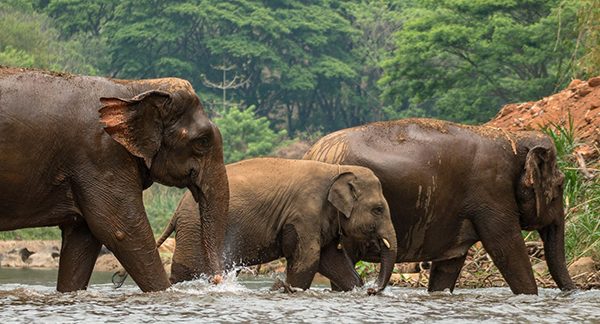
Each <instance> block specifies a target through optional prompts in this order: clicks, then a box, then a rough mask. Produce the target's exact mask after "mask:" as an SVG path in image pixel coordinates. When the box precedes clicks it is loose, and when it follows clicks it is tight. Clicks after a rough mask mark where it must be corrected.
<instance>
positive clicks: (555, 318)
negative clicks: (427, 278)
mask: <svg viewBox="0 0 600 324" xmlns="http://www.w3.org/2000/svg"><path fill="white" fill-rule="evenodd" d="M272 283H273V279H272V278H265V277H262V278H261V277H258V278H256V277H245V278H241V279H236V278H235V276H226V278H225V281H224V283H223V284H220V285H213V284H210V283H208V282H207V281H206V280H202V279H199V280H195V281H191V282H186V283H181V284H177V285H174V286H173V287H171V288H170V289H168V290H167V291H164V292H157V293H142V292H141V291H140V290H139V289H138V288H137V287H136V286H135V285H133V284H131V283H130V284H128V285H125V286H124V287H123V288H121V289H118V290H115V289H113V288H112V285H110V284H108V283H102V284H93V285H92V286H91V287H90V289H89V290H88V291H80V292H75V293H64V294H63V293H58V292H56V291H55V288H54V287H53V285H54V282H51V283H49V284H48V285H39V284H13V283H0V309H1V312H0V322H2V323H31V322H35V323H57V322H60V323H81V322H84V321H86V322H90V323H98V322H100V323H123V322H127V323H129V322H133V323H155V322H168V321H176V322H184V323H185V322H198V321H202V322H204V321H206V322H224V323H228V322H247V321H253V322H254V321H261V322H267V321H268V322H272V321H277V322H294V323H306V322H310V323H314V322H328V323H330V322H343V323H365V322H366V323H389V322H411V323H412V322H418V323H420V322H428V323H457V322H467V321H469V322H475V323H514V322H535V323H565V322H589V323H593V322H597V321H598V320H599V319H600V306H599V305H600V291H598V290H591V291H580V292H575V293H570V294H564V293H561V292H560V291H558V290H554V289H540V294H539V295H538V296H525V295H518V296H515V295H513V294H512V293H511V292H510V290H509V289H508V288H485V289H457V290H456V291H455V292H454V293H453V294H450V293H448V292H442V293H432V294H429V293H427V292H426V291H425V289H414V288H396V287H390V288H388V289H386V290H385V291H384V292H383V293H382V294H381V295H380V296H367V295H366V293H365V290H364V289H356V290H354V291H350V292H343V293H339V292H332V291H330V290H329V289H327V288H325V287H324V286H320V287H317V288H315V289H311V290H308V291H304V292H297V293H294V294H284V293H281V292H279V291H271V290H270V289H269V288H270V287H271V285H272Z"/></svg>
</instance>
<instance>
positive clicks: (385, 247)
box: [369, 225, 398, 295]
mask: <svg viewBox="0 0 600 324" xmlns="http://www.w3.org/2000/svg"><path fill="white" fill-rule="evenodd" d="M390 226H391V225H390ZM379 240H380V242H379V246H380V247H381V249H380V250H381V268H380V270H379V276H378V277H377V281H376V283H375V284H376V286H377V287H376V288H375V289H370V290H369V294H370V295H373V294H377V293H379V292H380V291H382V290H383V289H385V287H386V286H387V284H388V282H389V281H390V277H391V276H392V271H393V270H394V265H395V264H396V253H397V250H398V248H397V244H396V232H395V231H394V228H393V226H391V230H387V231H385V233H384V234H381V235H380V238H379Z"/></svg>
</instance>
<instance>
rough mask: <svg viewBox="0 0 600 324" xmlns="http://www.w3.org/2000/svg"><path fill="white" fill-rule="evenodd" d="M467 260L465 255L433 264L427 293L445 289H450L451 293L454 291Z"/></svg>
mask: <svg viewBox="0 0 600 324" xmlns="http://www.w3.org/2000/svg"><path fill="white" fill-rule="evenodd" d="M466 258H467V255H466V254H465V255H463V256H460V257H458V258H454V259H449V260H443V261H434V262H432V264H431V270H430V273H429V287H428V288H427V291H429V292H432V291H444V290H445V289H449V290H450V292H452V291H454V286H455V285H456V280H457V279H458V276H459V275H460V270H461V269H462V266H463V264H464V263H465V259H466Z"/></svg>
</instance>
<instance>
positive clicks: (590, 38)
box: [569, 0, 600, 78]
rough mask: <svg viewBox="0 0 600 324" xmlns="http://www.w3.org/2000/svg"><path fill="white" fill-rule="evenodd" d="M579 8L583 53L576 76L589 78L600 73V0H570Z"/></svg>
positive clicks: (580, 43) (578, 16)
mask: <svg viewBox="0 0 600 324" xmlns="http://www.w3.org/2000/svg"><path fill="white" fill-rule="evenodd" d="M569 3H570V4H571V5H573V6H576V7H577V8H578V10H577V20H578V24H579V37H578V39H577V40H578V45H580V46H581V47H582V48H583V54H582V55H581V56H580V57H578V62H577V65H578V70H577V72H578V74H580V75H576V77H582V78H588V77H594V76H598V75H600V0H579V1H574V0H573V1H569Z"/></svg>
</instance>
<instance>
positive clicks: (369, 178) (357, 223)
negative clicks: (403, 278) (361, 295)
mask: <svg viewBox="0 0 600 324" xmlns="http://www.w3.org/2000/svg"><path fill="white" fill-rule="evenodd" d="M328 200H329V202H330V203H331V204H332V205H333V206H334V207H335V208H336V209H337V214H338V217H339V218H340V219H339V222H340V224H341V229H342V234H343V235H344V236H347V237H348V238H350V239H352V240H353V241H356V242H368V243H370V244H371V245H372V246H375V247H378V248H379V250H380V253H381V271H380V272H379V277H378V279H377V283H376V284H377V288H375V290H371V291H370V293H377V292H379V291H381V290H383V289H384V288H385V287H386V285H387V283H388V282H389V280H390V276H391V275H392V270H393V269H394V264H395V262H396V251H397V245H396V231H395V230H394V226H393V224H392V220H391V218H390V209H389V207H388V204H387V201H386V200H385V197H384V196H383V193H382V189H381V183H380V182H379V179H378V178H377V177H376V176H375V174H373V172H372V171H371V170H369V169H367V168H363V167H344V168H343V169H342V172H341V173H340V174H339V175H338V176H337V177H336V178H335V179H334V182H333V184H332V185H331V188H330V189H329V194H328Z"/></svg>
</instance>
